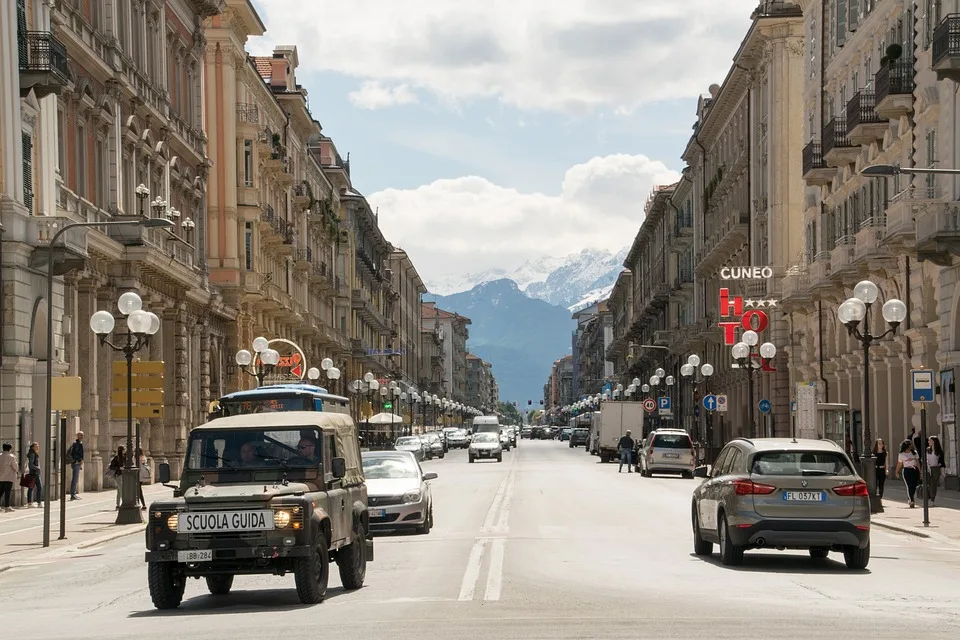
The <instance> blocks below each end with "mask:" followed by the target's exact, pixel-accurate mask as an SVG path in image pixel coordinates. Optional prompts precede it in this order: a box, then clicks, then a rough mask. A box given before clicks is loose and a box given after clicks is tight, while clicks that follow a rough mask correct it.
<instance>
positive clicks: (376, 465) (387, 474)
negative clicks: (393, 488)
mask: <svg viewBox="0 0 960 640" xmlns="http://www.w3.org/2000/svg"><path fill="white" fill-rule="evenodd" d="M404 455H407V456H409V455H410V454H404ZM363 475H364V477H365V478H366V479H367V480H388V479H394V478H416V477H418V476H419V469H417V464H416V463H415V462H414V461H413V460H406V459H404V458H399V457H395V456H363Z"/></svg>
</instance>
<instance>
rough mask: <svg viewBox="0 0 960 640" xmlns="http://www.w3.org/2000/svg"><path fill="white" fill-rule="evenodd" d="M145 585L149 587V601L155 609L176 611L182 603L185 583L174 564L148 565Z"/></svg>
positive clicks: (158, 563) (157, 563) (159, 563)
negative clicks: (151, 601)
mask: <svg viewBox="0 0 960 640" xmlns="http://www.w3.org/2000/svg"><path fill="white" fill-rule="evenodd" d="M147 584H148V585H149V587H150V599H151V600H153V606H155V607H156V608H157V609H176V608H177V607H179V606H180V603H181V602H183V590H184V589H185V588H186V586H187V581H186V578H185V577H184V575H183V572H181V571H180V567H179V566H178V565H177V564H176V563H174V562H150V563H148V564H147Z"/></svg>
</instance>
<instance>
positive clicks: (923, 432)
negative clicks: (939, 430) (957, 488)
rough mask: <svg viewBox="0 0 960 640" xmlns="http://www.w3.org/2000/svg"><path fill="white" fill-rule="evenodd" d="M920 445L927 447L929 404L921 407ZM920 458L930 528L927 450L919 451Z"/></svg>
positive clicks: (924, 517) (925, 523) (924, 519)
mask: <svg viewBox="0 0 960 640" xmlns="http://www.w3.org/2000/svg"><path fill="white" fill-rule="evenodd" d="M920 443H921V445H922V446H923V447H926V446H927V403H925V402H924V403H923V404H921V405H920ZM917 454H918V455H919V456H920V470H921V474H922V478H921V481H922V483H923V526H925V527H929V526H930V488H929V487H928V486H927V482H929V481H930V471H929V469H928V468H927V450H926V449H925V448H924V450H923V451H917Z"/></svg>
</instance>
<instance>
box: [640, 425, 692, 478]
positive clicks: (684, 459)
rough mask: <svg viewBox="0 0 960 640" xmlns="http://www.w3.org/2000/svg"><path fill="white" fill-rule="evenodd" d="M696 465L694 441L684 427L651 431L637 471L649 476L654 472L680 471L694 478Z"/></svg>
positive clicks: (643, 445)
mask: <svg viewBox="0 0 960 640" xmlns="http://www.w3.org/2000/svg"><path fill="white" fill-rule="evenodd" d="M695 466H696V462H695V459H694V456H693V442H692V441H691V440H690V435H689V434H688V433H687V432H686V431H684V430H683V429H657V430H655V431H651V432H650V435H648V436H647V438H646V440H644V441H643V443H642V444H641V446H640V455H639V457H638V458H637V471H639V472H640V473H641V474H642V475H643V476H644V477H647V478H649V477H650V476H651V475H653V474H654V473H679V474H680V475H682V476H683V477H684V478H692V477H693V469H694V467H695Z"/></svg>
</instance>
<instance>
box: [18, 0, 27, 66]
mask: <svg viewBox="0 0 960 640" xmlns="http://www.w3.org/2000/svg"><path fill="white" fill-rule="evenodd" d="M17 55H18V56H19V57H20V68H21V69H23V68H24V67H26V66H27V64H28V62H29V58H28V55H27V0H17Z"/></svg>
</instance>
